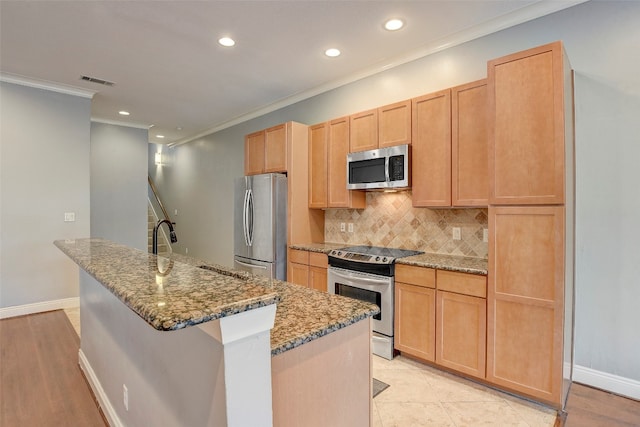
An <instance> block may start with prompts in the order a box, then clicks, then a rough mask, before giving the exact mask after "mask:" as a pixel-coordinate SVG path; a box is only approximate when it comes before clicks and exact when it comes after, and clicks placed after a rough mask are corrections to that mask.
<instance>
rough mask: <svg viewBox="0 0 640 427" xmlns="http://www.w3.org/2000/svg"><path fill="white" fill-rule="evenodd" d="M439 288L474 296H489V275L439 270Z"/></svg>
mask: <svg viewBox="0 0 640 427" xmlns="http://www.w3.org/2000/svg"><path fill="white" fill-rule="evenodd" d="M437 283H438V289H439V290H441V291H449V292H455V293H457V294H463V295H470V296H474V297H480V298H486V297H487V277H486V276H479V275H476V274H467V273H458V272H455V271H446V270H438V280H437Z"/></svg>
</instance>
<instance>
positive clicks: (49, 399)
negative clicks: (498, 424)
mask: <svg viewBox="0 0 640 427" xmlns="http://www.w3.org/2000/svg"><path fill="white" fill-rule="evenodd" d="M79 346H80V339H79V338H78V335H77V334H76V332H75V330H74V329H73V326H71V323H70V322H69V320H68V318H67V316H66V315H65V313H64V312H63V311H62V310H57V311H50V312H47V313H39V314H32V315H29V316H21V317H14V318H11V319H3V320H0V426H1V427H5V426H7V427H8V426H11V427H27V426H28V427H31V426H38V427H47V426H55V427H60V426H83V427H91V426H97V427H105V425H107V423H106V422H105V421H104V419H103V418H102V415H101V413H100V411H99V409H98V406H97V404H96V403H95V401H94V399H93V395H92V393H91V390H90V389H89V386H88V385H87V383H86V381H85V379H84V377H83V376H82V372H81V371H80V368H79V366H78V349H79ZM566 412H567V415H566V418H565V419H564V420H563V419H560V418H559V419H558V422H557V423H556V425H558V426H562V425H564V426H565V427H627V426H628V427H631V426H633V427H638V426H640V402H638V401H635V400H631V399H626V398H624V397H620V396H616V395H614V394H611V393H607V392H604V391H601V390H596V389H594V388H591V387H586V386H583V385H580V384H575V383H574V384H573V385H572V386H571V391H570V393H569V399H568V401H567V410H566Z"/></svg>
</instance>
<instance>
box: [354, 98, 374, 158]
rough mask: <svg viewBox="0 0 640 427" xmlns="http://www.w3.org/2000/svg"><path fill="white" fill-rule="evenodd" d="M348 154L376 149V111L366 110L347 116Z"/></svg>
mask: <svg viewBox="0 0 640 427" xmlns="http://www.w3.org/2000/svg"><path fill="white" fill-rule="evenodd" d="M349 122H350V128H351V129H350V134H349V152H351V153H354V152H356V151H365V150H374V149H376V148H378V110H377V109H375V108H374V109H373V110H367V111H362V112H361V113H357V114H352V115H351V116H349Z"/></svg>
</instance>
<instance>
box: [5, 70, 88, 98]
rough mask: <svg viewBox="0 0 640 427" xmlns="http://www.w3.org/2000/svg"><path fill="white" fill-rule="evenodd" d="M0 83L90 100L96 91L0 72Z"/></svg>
mask: <svg viewBox="0 0 640 427" xmlns="http://www.w3.org/2000/svg"><path fill="white" fill-rule="evenodd" d="M0 81H2V82H7V83H13V84H17V85H21V86H28V87H33V88H36V89H44V90H49V91H51V92H58V93H64V94H66V95H73V96H79V97H81V98H88V99H92V98H93V96H94V95H95V94H96V93H97V91H93V90H88V89H84V88H81V87H75V86H69V85H64V84H61V83H54V82H50V81H47V80H39V79H32V78H29V77H25V76H20V75H17V74H10V73H3V72H0Z"/></svg>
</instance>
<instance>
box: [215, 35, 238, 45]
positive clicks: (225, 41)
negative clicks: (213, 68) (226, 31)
mask: <svg viewBox="0 0 640 427" xmlns="http://www.w3.org/2000/svg"><path fill="white" fill-rule="evenodd" d="M218 43H220V44H221V45H222V46H225V47H231V46H233V45H235V44H236V42H235V40H233V39H232V38H231V37H222V38H220V39H218Z"/></svg>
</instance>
